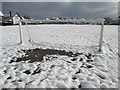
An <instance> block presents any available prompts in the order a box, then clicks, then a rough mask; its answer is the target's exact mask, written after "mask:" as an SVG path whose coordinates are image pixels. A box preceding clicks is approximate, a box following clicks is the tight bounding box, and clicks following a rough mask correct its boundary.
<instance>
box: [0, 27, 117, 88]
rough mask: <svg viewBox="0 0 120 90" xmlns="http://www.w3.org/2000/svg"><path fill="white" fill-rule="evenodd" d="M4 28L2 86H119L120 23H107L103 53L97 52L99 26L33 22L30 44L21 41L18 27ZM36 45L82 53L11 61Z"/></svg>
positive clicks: (0, 81)
mask: <svg viewBox="0 0 120 90" xmlns="http://www.w3.org/2000/svg"><path fill="white" fill-rule="evenodd" d="M2 28H3V29H2V45H3V46H2V57H0V58H1V61H0V87H1V88H5V87H7V88H12V87H14V88H15V87H19V88H25V87H26V88H28V87H31V88H37V87H39V88H41V87H43V88H45V87H47V88H117V87H118V26H105V31H104V42H105V43H104V49H103V52H101V53H100V52H98V51H97V45H98V40H99V32H100V26H98V25H35V26H34V25H33V26H32V25H31V26H29V30H30V34H31V37H32V40H33V41H35V42H31V43H30V44H27V45H19V44H18V43H19V37H18V36H19V31H18V26H7V27H2ZM26 37H27V36H26ZM35 48H42V49H55V50H65V51H66V52H69V51H72V52H73V53H76V52H77V53H78V52H79V53H82V54H81V55H78V56H76V57H69V56H64V55H63V56H62V55H50V56H45V57H44V60H43V61H42V62H33V63H30V62H29V61H21V62H14V61H13V62H12V63H10V62H11V60H16V58H17V57H22V56H24V54H25V53H23V52H18V51H21V50H22V49H24V50H28V49H35ZM89 54H91V56H89ZM48 57H50V58H48ZM47 59H48V60H47ZM36 72H37V73H36Z"/></svg>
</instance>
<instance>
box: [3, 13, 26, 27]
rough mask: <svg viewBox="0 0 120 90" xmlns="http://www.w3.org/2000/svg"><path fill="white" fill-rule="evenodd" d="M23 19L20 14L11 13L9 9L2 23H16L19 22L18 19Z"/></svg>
mask: <svg viewBox="0 0 120 90" xmlns="http://www.w3.org/2000/svg"><path fill="white" fill-rule="evenodd" d="M20 19H24V18H23V17H22V16H20V14H18V13H17V12H16V13H15V14H13V15H12V13H11V11H10V12H9V16H8V17H4V24H5V25H17V24H19V20H20Z"/></svg>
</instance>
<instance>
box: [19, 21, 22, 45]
mask: <svg viewBox="0 0 120 90" xmlns="http://www.w3.org/2000/svg"><path fill="white" fill-rule="evenodd" d="M19 32H20V44H22V23H21V21H19Z"/></svg>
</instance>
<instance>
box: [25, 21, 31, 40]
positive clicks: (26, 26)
mask: <svg viewBox="0 0 120 90" xmlns="http://www.w3.org/2000/svg"><path fill="white" fill-rule="evenodd" d="M25 24H26V28H27V32H28V37H29V41H31V37H30V32H29V30H28V26H27V22H26V23H25Z"/></svg>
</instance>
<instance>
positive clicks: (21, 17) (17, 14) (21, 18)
mask: <svg viewBox="0 0 120 90" xmlns="http://www.w3.org/2000/svg"><path fill="white" fill-rule="evenodd" d="M16 14H17V15H18V16H19V17H20V19H22V17H21V16H20V14H18V13H17V12H16V13H15V14H14V15H13V16H12V17H14V16H15V15H16Z"/></svg>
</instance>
